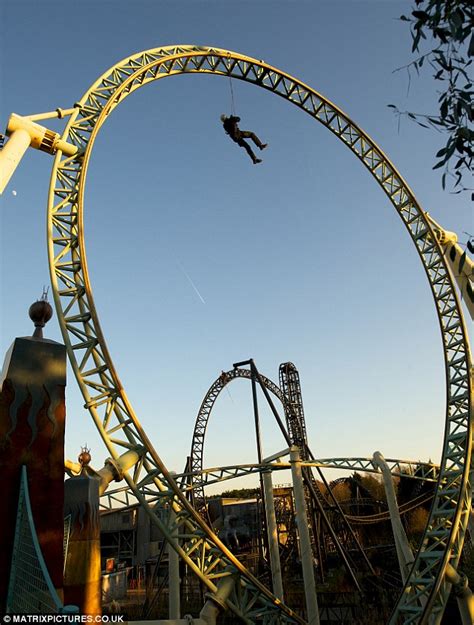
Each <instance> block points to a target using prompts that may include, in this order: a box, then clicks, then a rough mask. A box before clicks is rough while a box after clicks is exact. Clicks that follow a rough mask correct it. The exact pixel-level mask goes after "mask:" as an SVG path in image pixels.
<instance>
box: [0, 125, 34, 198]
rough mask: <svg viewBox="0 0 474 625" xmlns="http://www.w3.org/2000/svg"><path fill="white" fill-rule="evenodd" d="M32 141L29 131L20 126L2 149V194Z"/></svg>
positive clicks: (0, 159)
mask: <svg viewBox="0 0 474 625" xmlns="http://www.w3.org/2000/svg"><path fill="white" fill-rule="evenodd" d="M30 143H31V137H30V135H29V133H28V132H27V131H26V130H23V129H22V128H19V129H18V130H15V132H12V134H11V135H10V138H9V139H8V141H7V142H6V144H5V147H4V148H3V149H2V150H1V151H0V195H1V194H2V193H3V191H4V190H5V187H6V186H7V184H8V182H9V180H10V178H11V177H12V175H13V172H14V171H15V169H16V168H17V167H18V163H19V162H20V161H21V159H22V157H23V154H24V153H25V152H26V150H27V149H28V147H29V145H30Z"/></svg>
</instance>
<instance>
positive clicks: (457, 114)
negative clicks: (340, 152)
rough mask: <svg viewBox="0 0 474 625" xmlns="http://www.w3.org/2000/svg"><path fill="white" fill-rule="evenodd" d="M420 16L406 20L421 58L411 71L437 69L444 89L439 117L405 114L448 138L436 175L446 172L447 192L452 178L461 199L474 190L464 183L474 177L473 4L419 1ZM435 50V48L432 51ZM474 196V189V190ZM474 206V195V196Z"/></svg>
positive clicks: (436, 75) (462, 0) (456, 0)
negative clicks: (465, 193)
mask: <svg viewBox="0 0 474 625" xmlns="http://www.w3.org/2000/svg"><path fill="white" fill-rule="evenodd" d="M415 6H416V8H415V10H414V11H412V13H411V15H410V16H408V17H407V16H406V15H402V16H401V17H400V19H401V20H402V21H404V22H408V23H409V25H410V31H411V36H412V52H413V53H421V52H422V48H424V47H426V45H428V46H429V47H431V49H429V50H428V51H427V52H423V53H421V55H420V56H418V57H417V58H416V59H415V60H414V61H412V62H411V63H410V64H409V65H406V66H405V67H404V68H399V69H406V70H407V71H408V73H409V76H410V70H411V69H414V70H415V71H416V73H417V74H419V72H420V70H421V69H422V68H423V67H427V66H428V67H431V69H432V70H433V72H434V73H433V78H434V79H435V80H436V81H438V82H439V83H440V87H441V90H440V91H439V98H438V109H439V110H438V112H437V113H435V114H432V115H430V114H421V113H411V112H407V111H404V112H402V111H400V110H399V109H398V107H396V106H395V105H393V104H390V105H389V106H390V107H392V108H393V109H394V110H395V112H396V113H397V114H398V115H399V116H400V115H407V116H408V117H409V118H411V119H413V120H414V121H416V122H417V123H418V124H419V125H420V126H423V127H425V128H426V127H432V128H435V129H436V130H439V131H440V132H441V133H443V134H444V135H445V136H447V141H446V144H445V145H444V146H443V147H442V148H441V149H440V150H439V152H438V153H437V154H436V158H437V159H438V160H437V162H436V163H435V165H434V167H433V169H438V168H441V167H443V168H444V172H443V175H442V179H441V182H442V186H443V189H444V188H445V187H446V177H447V176H450V177H451V178H452V188H453V190H454V192H455V193H460V192H461V191H466V190H468V189H467V187H465V186H464V181H465V180H466V178H467V176H468V175H469V173H470V171H471V168H472V164H473V156H474V130H473V129H472V122H473V118H474V103H473V84H472V82H473V79H472V78H471V77H470V76H469V71H470V67H471V63H472V57H473V56H474V29H473V26H474V5H473V3H472V0H415ZM433 45H434V47H432V46H433ZM471 190H472V189H471ZM472 199H473V200H474V193H473V194H472Z"/></svg>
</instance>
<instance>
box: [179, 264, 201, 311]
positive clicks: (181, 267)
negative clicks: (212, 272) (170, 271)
mask: <svg viewBox="0 0 474 625" xmlns="http://www.w3.org/2000/svg"><path fill="white" fill-rule="evenodd" d="M177 262H178V266H179V268H180V269H181V271H182V272H183V273H184V275H185V276H186V278H187V280H188V282H189V284H190V285H191V286H192V287H193V289H194V290H195V291H196V295H197V296H198V297H199V299H200V300H201V302H202V303H203V304H205V303H206V302H205V301H204V297H203V296H202V295H201V293H199V291H198V289H197V286H196V285H195V284H194V282H193V281H192V280H191V278H190V277H189V275H188V273H187V271H186V270H185V268H184V267H183V265H182V264H181V263H180V262H179V260H178V261H177Z"/></svg>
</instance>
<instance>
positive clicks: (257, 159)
mask: <svg viewBox="0 0 474 625" xmlns="http://www.w3.org/2000/svg"><path fill="white" fill-rule="evenodd" d="M261 162H262V159H261V158H254V159H253V164H254V165H257V163H261Z"/></svg>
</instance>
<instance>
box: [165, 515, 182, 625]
mask: <svg viewBox="0 0 474 625" xmlns="http://www.w3.org/2000/svg"><path fill="white" fill-rule="evenodd" d="M175 521H176V512H175V511H174V510H173V508H172V507H170V525H171V526H173V525H174V523H175ZM171 535H172V537H173V542H174V544H175V545H176V546H177V545H178V527H177V526H176V527H175V528H174V529H173V531H172V534H171ZM168 571H169V580H168V589H169V596H168V610H169V618H170V619H180V618H181V596H180V588H179V582H180V580H179V555H178V552H177V551H176V550H175V549H174V548H173V547H172V545H170V544H168Z"/></svg>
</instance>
